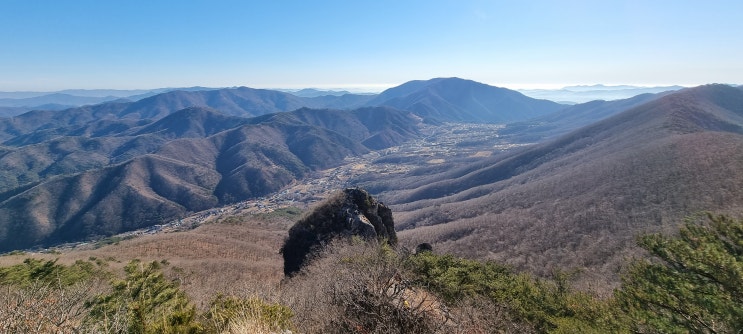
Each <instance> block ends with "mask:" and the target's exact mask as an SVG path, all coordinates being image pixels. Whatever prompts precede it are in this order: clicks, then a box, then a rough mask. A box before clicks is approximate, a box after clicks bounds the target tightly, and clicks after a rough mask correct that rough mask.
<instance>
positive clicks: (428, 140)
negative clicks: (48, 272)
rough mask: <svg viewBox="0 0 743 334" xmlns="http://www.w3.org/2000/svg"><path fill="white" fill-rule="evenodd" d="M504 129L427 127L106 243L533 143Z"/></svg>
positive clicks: (88, 245)
mask: <svg viewBox="0 0 743 334" xmlns="http://www.w3.org/2000/svg"><path fill="white" fill-rule="evenodd" d="M503 128H504V125H501V124H478V123H443V124H441V125H436V126H432V125H425V126H422V128H421V133H422V134H423V136H422V137H421V138H419V139H414V140H411V141H408V142H405V143H403V144H402V145H398V146H393V147H390V148H386V149H382V150H376V151H372V152H369V153H366V154H363V155H361V156H356V157H346V158H345V159H343V162H342V163H341V164H340V165H339V166H337V167H333V168H329V169H325V170H319V171H314V172H312V173H310V174H309V175H308V176H307V177H304V178H302V179H299V180H296V181H294V182H292V183H291V184H289V185H287V186H285V187H284V188H282V189H281V190H279V191H277V192H275V193H271V194H269V195H267V196H262V197H259V198H256V199H250V200H245V201H240V202H238V203H233V204H230V205H226V206H221V207H215V208H210V209H207V210H203V211H199V212H195V213H190V214H188V215H186V216H184V217H182V218H178V219H175V220H171V221H168V222H164V223H162V224H157V225H153V226H150V227H146V228H142V229H137V230H134V231H128V232H124V233H120V234H117V235H116V236H112V237H107V238H105V239H103V240H125V239H130V238H133V237H138V236H144V235H155V234H160V233H173V232H183V231H188V230H191V229H194V228H196V227H198V226H200V225H202V224H205V223H212V222H218V221H220V220H224V219H225V218H228V217H235V216H241V217H244V216H246V215H260V214H268V213H271V212H273V211H275V210H277V209H283V208H290V207H296V208H299V209H301V210H308V209H310V208H311V207H312V206H313V205H314V204H316V203H318V202H320V201H322V200H323V199H325V198H327V197H328V196H329V195H330V194H332V193H334V192H336V191H338V190H340V189H344V188H349V187H355V186H357V182H358V181H359V180H363V181H364V182H365V183H369V182H373V180H379V179H386V178H389V177H392V176H395V175H398V176H399V175H405V174H406V173H409V172H410V171H413V170H416V169H419V168H423V167H428V166H432V165H441V164H445V163H457V164H462V163H467V162H472V161H477V160H481V159H482V158H486V157H490V156H491V155H493V154H498V153H499V152H505V151H508V150H512V149H515V148H519V147H523V146H528V145H530V144H523V143H519V144H513V143H510V142H509V141H508V139H507V137H504V136H501V135H499V131H500V130H502V129H503ZM99 245H100V240H98V241H96V240H92V241H84V242H74V243H67V244H62V245H57V246H54V247H51V248H48V249H43V250H39V249H36V250H33V251H34V252H42V253H43V252H55V251H66V250H72V249H77V250H84V249H92V248H96V247H99Z"/></svg>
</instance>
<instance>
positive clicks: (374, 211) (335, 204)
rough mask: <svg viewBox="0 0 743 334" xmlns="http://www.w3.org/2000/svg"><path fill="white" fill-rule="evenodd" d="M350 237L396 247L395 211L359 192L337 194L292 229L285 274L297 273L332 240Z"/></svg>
mask: <svg viewBox="0 0 743 334" xmlns="http://www.w3.org/2000/svg"><path fill="white" fill-rule="evenodd" d="M351 236H358V237H361V238H363V239H364V240H367V241H376V242H386V243H388V244H390V245H395V244H396V243H397V234H396V233H395V223H394V222H393V220H392V211H391V210H390V209H389V208H388V207H387V206H385V205H384V204H383V203H381V202H379V201H377V200H376V199H375V198H373V197H372V196H371V195H369V193H367V192H366V191H365V190H363V189H360V188H348V189H345V190H343V191H341V192H338V193H337V194H336V195H334V196H332V197H331V198H329V199H327V200H326V201H325V202H323V203H322V204H320V205H319V206H318V207H316V208H315V209H314V210H312V212H310V213H309V214H307V215H306V216H304V217H303V218H302V219H300V220H299V221H297V222H296V223H295V224H294V226H292V228H291V229H290V230H289V238H288V239H287V240H286V242H285V243H284V246H283V247H282V248H281V253H282V254H283V256H284V274H285V275H287V276H291V275H293V274H295V273H296V272H298V271H299V270H300V269H301V268H302V266H303V265H304V264H306V262H307V261H308V260H309V259H310V258H311V257H312V254H315V253H317V252H319V251H320V250H321V249H322V247H323V246H325V245H327V244H328V243H329V242H330V241H331V240H333V239H335V238H343V237H346V238H350V237H351Z"/></svg>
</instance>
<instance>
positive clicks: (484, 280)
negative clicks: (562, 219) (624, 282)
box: [411, 252, 624, 333]
mask: <svg viewBox="0 0 743 334" xmlns="http://www.w3.org/2000/svg"><path fill="white" fill-rule="evenodd" d="M411 264H412V269H413V271H414V272H415V273H416V276H417V277H418V284H419V285H421V286H425V287H428V288H429V289H430V290H431V291H433V292H434V293H437V294H438V295H439V296H441V297H442V298H443V299H444V300H445V301H446V302H447V303H448V304H450V305H456V304H458V303H461V302H462V301H463V300H467V299H473V298H474V299H477V298H486V299H488V300H490V302H491V303H492V305H495V307H499V308H500V309H501V310H500V311H501V314H503V313H505V314H506V319H507V320H506V321H507V322H512V323H516V324H519V326H520V328H531V329H532V330H534V331H537V332H556V333H576V332H582V333H592V332H595V333H600V332H618V331H623V330H624V326H623V325H622V323H621V320H620V319H619V318H618V317H616V316H614V315H613V314H612V313H611V306H610V303H609V301H603V300H599V299H597V298H596V297H594V296H592V295H589V294H587V293H583V292H577V291H572V290H571V289H570V288H569V287H568V282H567V278H568V276H566V275H564V274H558V275H555V280H554V281H548V280H543V279H537V278H535V277H533V276H531V275H529V274H525V273H521V274H518V273H515V272H513V271H512V270H511V269H510V268H508V267H506V266H503V265H500V264H498V263H495V262H490V261H489V262H480V261H475V260H467V259H462V258H457V257H454V256H452V255H435V254H433V253H430V252H425V253H422V254H418V255H416V256H414V257H412V258H411Z"/></svg>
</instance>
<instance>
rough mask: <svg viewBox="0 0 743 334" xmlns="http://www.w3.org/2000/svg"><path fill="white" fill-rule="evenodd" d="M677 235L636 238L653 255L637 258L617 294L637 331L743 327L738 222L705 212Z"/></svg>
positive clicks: (742, 231) (742, 227) (742, 241)
mask: <svg viewBox="0 0 743 334" xmlns="http://www.w3.org/2000/svg"><path fill="white" fill-rule="evenodd" d="M707 217H708V222H707V223H706V224H694V223H687V224H686V225H685V226H684V227H682V228H681V229H680V232H679V234H678V235H677V236H673V237H668V236H663V235H659V234H653V235H647V236H644V237H642V238H641V239H640V241H639V244H640V246H641V247H642V248H644V249H646V250H647V251H649V252H650V253H651V254H652V255H653V256H654V257H655V258H654V259H653V260H642V261H636V262H635V263H634V264H633V266H632V267H631V269H630V271H629V272H628V274H627V275H626V276H625V277H624V278H623V285H622V289H621V290H617V292H616V296H617V300H618V301H619V302H620V305H621V306H622V307H623V309H624V310H625V311H626V312H627V313H628V315H629V316H630V317H631V318H632V319H633V320H634V324H635V327H636V330H637V331H640V332H647V331H651V332H663V333H686V332H694V333H732V332H736V331H737V330H740V329H741V328H743V221H741V220H734V219H732V218H730V217H726V216H713V215H711V214H708V215H707Z"/></svg>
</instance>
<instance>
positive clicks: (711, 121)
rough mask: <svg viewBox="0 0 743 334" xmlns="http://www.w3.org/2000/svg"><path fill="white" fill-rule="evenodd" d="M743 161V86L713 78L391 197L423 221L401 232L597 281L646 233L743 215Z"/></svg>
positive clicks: (406, 221) (404, 219)
mask: <svg viewBox="0 0 743 334" xmlns="http://www.w3.org/2000/svg"><path fill="white" fill-rule="evenodd" d="M740 161H743V91H741V90H740V89H736V88H732V87H729V86H724V85H710V86H702V87H697V88H694V89H687V90H683V91H681V92H679V93H675V94H672V95H669V96H665V97H662V98H659V99H656V100H653V101H651V102H648V103H645V104H643V105H640V106H638V107H636V108H633V109H631V110H628V111H626V112H623V113H620V114H618V115H616V116H614V117H610V118H608V119H605V120H604V121H601V122H599V123H596V124H593V125H590V126H587V127H584V128H582V129H579V130H577V131H575V132H573V133H570V134H568V135H565V136H563V137H561V138H559V139H556V140H554V141H551V142H548V143H544V144H539V145H535V146H532V147H529V148H526V149H523V150H521V151H517V152H513V153H511V154H508V155H506V156H500V157H496V158H495V159H493V160H490V161H489V162H487V163H483V164H481V165H478V166H469V167H465V168H461V169H456V170H453V171H451V172H449V174H448V177H446V176H445V177H444V180H430V182H429V183H428V184H426V182H425V181H421V182H418V183H417V184H424V185H423V186H417V187H415V188H411V189H402V188H398V189H388V190H387V192H386V193H383V194H380V196H384V198H386V199H387V201H388V202H389V203H393V204H394V205H393V210H394V209H398V210H397V212H398V215H397V216H396V218H395V219H396V221H397V222H398V226H400V227H401V228H404V229H411V228H413V227H417V228H415V229H412V230H408V231H404V232H403V233H401V238H403V236H404V237H407V238H410V239H409V240H411V243H415V242H432V243H435V245H434V246H435V247H437V248H439V249H444V250H448V251H454V252H457V253H464V254H468V255H471V256H476V257H481V258H498V259H501V260H504V261H508V262H510V263H511V264H513V265H515V266H518V267H521V268H527V269H531V270H533V271H535V272H538V273H541V274H545V275H547V274H549V272H550V271H551V270H552V269H553V268H556V267H559V268H579V269H585V270H584V271H583V273H584V276H585V277H586V278H585V279H584V282H587V281H591V280H593V279H598V280H602V279H605V278H606V277H613V278H614V279H616V271H617V270H618V268H619V266H620V264H621V263H623V260H624V257H626V256H629V254H632V252H633V245H634V237H635V236H636V234H637V233H643V232H647V231H669V230H674V229H675V226H676V224H678V223H679V222H680V221H681V220H682V218H683V217H685V216H687V215H689V214H693V213H696V212H698V211H700V210H712V211H716V212H724V213H731V214H734V215H741V214H743V204H741V203H743V165H741V164H740ZM389 184H395V183H394V182H390V183H389ZM397 184H401V185H402V184H405V183H404V182H398V183H397ZM594 274H595V275H597V277H598V278H596V277H594V278H590V276H591V275H594Z"/></svg>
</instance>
